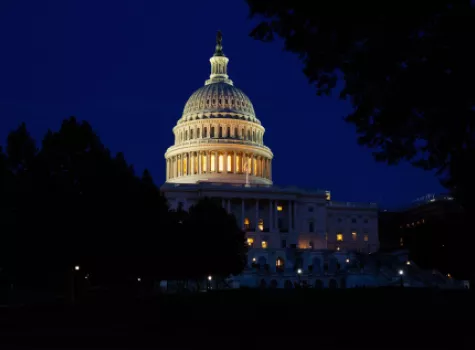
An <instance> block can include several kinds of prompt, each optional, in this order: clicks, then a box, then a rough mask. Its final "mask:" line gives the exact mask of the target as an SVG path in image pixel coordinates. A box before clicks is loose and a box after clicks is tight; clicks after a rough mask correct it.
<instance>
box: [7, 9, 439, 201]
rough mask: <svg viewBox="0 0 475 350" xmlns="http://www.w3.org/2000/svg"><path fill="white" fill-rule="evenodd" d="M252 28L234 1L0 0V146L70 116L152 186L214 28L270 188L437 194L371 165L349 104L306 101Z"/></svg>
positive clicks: (430, 183) (295, 70)
mask: <svg viewBox="0 0 475 350" xmlns="http://www.w3.org/2000/svg"><path fill="white" fill-rule="evenodd" d="M254 24H255V22H253V21H250V20H249V19H248V9H247V5H246V4H245V2H244V0H227V1H225V2H223V1H217V0H203V1H159V0H157V1H154V0H149V1H145V0H129V1H126V0H56V1H46V0H41V1H40V0H31V1H26V0H22V1H20V0H2V1H0V45H1V46H0V139H1V143H2V144H4V142H5V138H6V135H7V134H8V132H9V131H10V130H11V129H13V128H15V127H16V126H17V125H18V124H19V123H20V122H22V121H25V122H26V123H27V126H28V128H29V129H30V131H31V132H32V134H33V136H34V137H35V138H36V139H37V140H38V141H39V140H40V139H41V137H42V135H43V134H44V132H45V131H46V130H47V129H48V128H52V129H58V128H59V126H60V123H61V121H62V120H63V119H65V118H67V117H68V116H71V115H74V116H76V117H77V118H78V119H85V120H88V121H89V122H90V123H91V124H92V126H93V128H94V129H95V130H96V131H97V132H98V134H99V135H100V137H101V139H102V141H103V142H104V143H105V145H106V146H107V147H109V148H110V149H111V150H112V151H114V152H117V151H123V152H124V153H125V155H126V158H127V160H128V162H130V163H132V164H134V165H135V167H136V169H137V170H138V171H140V172H141V171H142V170H143V169H144V168H149V169H150V170H151V172H152V175H153V176H154V178H155V180H156V182H157V184H161V183H162V182H163V181H164V175H165V160H164V158H163V154H164V152H165V150H166V148H167V147H168V146H170V145H171V144H172V142H173V137H172V128H173V126H174V125H175V123H176V121H177V120H178V118H179V117H180V115H181V112H182V110H183V107H184V105H185V102H186V100H187V98H188V97H189V95H191V93H192V92H193V91H194V90H196V89H197V88H199V87H200V86H202V85H203V84H204V81H205V79H207V78H208V76H209V61H208V60H209V57H210V56H211V55H212V54H213V51H214V45H215V34H216V30H218V29H221V30H222V32H223V37H224V40H223V46H224V52H225V54H226V55H227V56H228V57H229V58H230V63H229V74H230V77H231V79H232V80H233V81H234V83H235V85H236V86H237V87H239V88H241V89H242V90H243V91H244V92H245V93H246V94H247V95H248V96H249V97H250V98H251V100H252V101H253V104H254V108H255V110H256V113H257V117H258V118H259V119H260V120H261V121H262V123H263V125H264V127H265V128H266V134H265V137H264V141H265V143H266V144H267V145H268V146H269V147H271V149H272V151H273V152H274V154H275V158H274V168H273V176H274V183H276V184H278V185H297V186H299V187H309V188H322V189H329V190H331V191H332V195H333V199H335V200H344V201H365V202H366V201H367V202H369V201H371V202H379V203H380V204H382V205H384V206H397V205H401V204H405V203H407V202H409V201H411V200H412V199H414V198H415V197H418V196H421V195H424V194H426V193H428V192H440V191H442V188H441V186H440V185H439V183H438V181H437V179H436V178H435V177H434V176H433V174H431V173H426V172H423V171H421V170H418V169H414V168H412V167H410V166H409V165H407V164H401V165H398V166H395V167H389V166H387V165H385V164H377V163H375V162H374V161H373V159H372V157H371V151H370V150H368V149H365V148H363V147H360V146H357V144H356V133H355V130H354V127H353V126H351V125H349V124H346V123H345V122H343V120H342V117H343V116H344V115H345V114H347V113H348V111H350V108H351V107H350V106H349V105H348V104H347V103H345V102H342V101H339V100H338V99H337V97H336V96H333V97H317V96H316V95H315V93H314V89H313V88H312V86H311V85H309V84H308V83H307V80H306V77H305V76H304V75H303V73H302V64H301V63H300V62H299V60H298V58H297V57H295V56H293V55H292V54H289V53H286V52H283V51H282V43H281V42H274V43H271V44H265V43H262V42H258V41H254V40H253V39H252V38H250V37H249V35H248V34H249V32H250V30H251V29H252V27H253V25H254Z"/></svg>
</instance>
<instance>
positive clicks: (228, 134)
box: [226, 126, 231, 138]
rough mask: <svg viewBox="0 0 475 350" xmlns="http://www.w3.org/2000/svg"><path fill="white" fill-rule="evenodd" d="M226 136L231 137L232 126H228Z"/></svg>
mask: <svg viewBox="0 0 475 350" xmlns="http://www.w3.org/2000/svg"><path fill="white" fill-rule="evenodd" d="M226 137H227V138H229V137H231V127H230V126H228V130H227V131H226Z"/></svg>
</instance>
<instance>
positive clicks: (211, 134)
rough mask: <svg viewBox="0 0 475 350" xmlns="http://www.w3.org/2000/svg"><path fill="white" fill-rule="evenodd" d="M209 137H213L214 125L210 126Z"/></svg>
mask: <svg viewBox="0 0 475 350" xmlns="http://www.w3.org/2000/svg"><path fill="white" fill-rule="evenodd" d="M209 136H210V137H214V126H212V127H211V132H210V135H209Z"/></svg>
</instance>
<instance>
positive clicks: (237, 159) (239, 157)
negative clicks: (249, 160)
mask: <svg viewBox="0 0 475 350" xmlns="http://www.w3.org/2000/svg"><path fill="white" fill-rule="evenodd" d="M235 166H236V172H237V173H240V172H241V156H240V155H239V154H238V155H237V156H236V165H235Z"/></svg>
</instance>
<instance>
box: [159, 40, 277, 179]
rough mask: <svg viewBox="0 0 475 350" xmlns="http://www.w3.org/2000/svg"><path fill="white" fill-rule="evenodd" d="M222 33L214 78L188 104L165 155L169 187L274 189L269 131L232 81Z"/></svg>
mask: <svg viewBox="0 0 475 350" xmlns="http://www.w3.org/2000/svg"><path fill="white" fill-rule="evenodd" d="M221 43H222V36H221V33H220V32H218V37H217V45H216V51H215V53H214V55H213V57H211V58H210V62H211V75H210V78H209V79H208V80H206V82H205V85H204V86H203V87H201V88H199V89H198V90H196V91H195V92H194V93H193V94H192V95H191V96H190V98H189V99H188V101H187V102H186V104H185V108H184V110H183V115H182V117H181V118H180V119H179V120H178V123H177V125H176V126H175V127H174V128H173V133H174V135H175V144H174V145H173V146H172V147H170V148H169V149H168V150H167V152H166V153H165V158H166V160H167V173H166V178H167V182H170V183H198V182H221V183H232V184H246V185H271V184H272V158H273V157H274V155H273V154H272V151H271V150H270V149H269V147H267V146H265V145H264V132H265V129H264V127H263V126H262V125H261V122H260V121H259V119H257V118H256V114H255V112H254V107H253V105H252V103H251V100H250V99H249V98H248V97H247V96H246V95H245V94H244V93H243V92H242V91H241V90H240V89H238V88H237V87H235V86H234V85H233V82H232V81H231V80H230V79H229V76H228V74H227V67H228V62H229V59H228V58H227V57H226V56H225V55H224V53H223V48H222V44H221Z"/></svg>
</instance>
